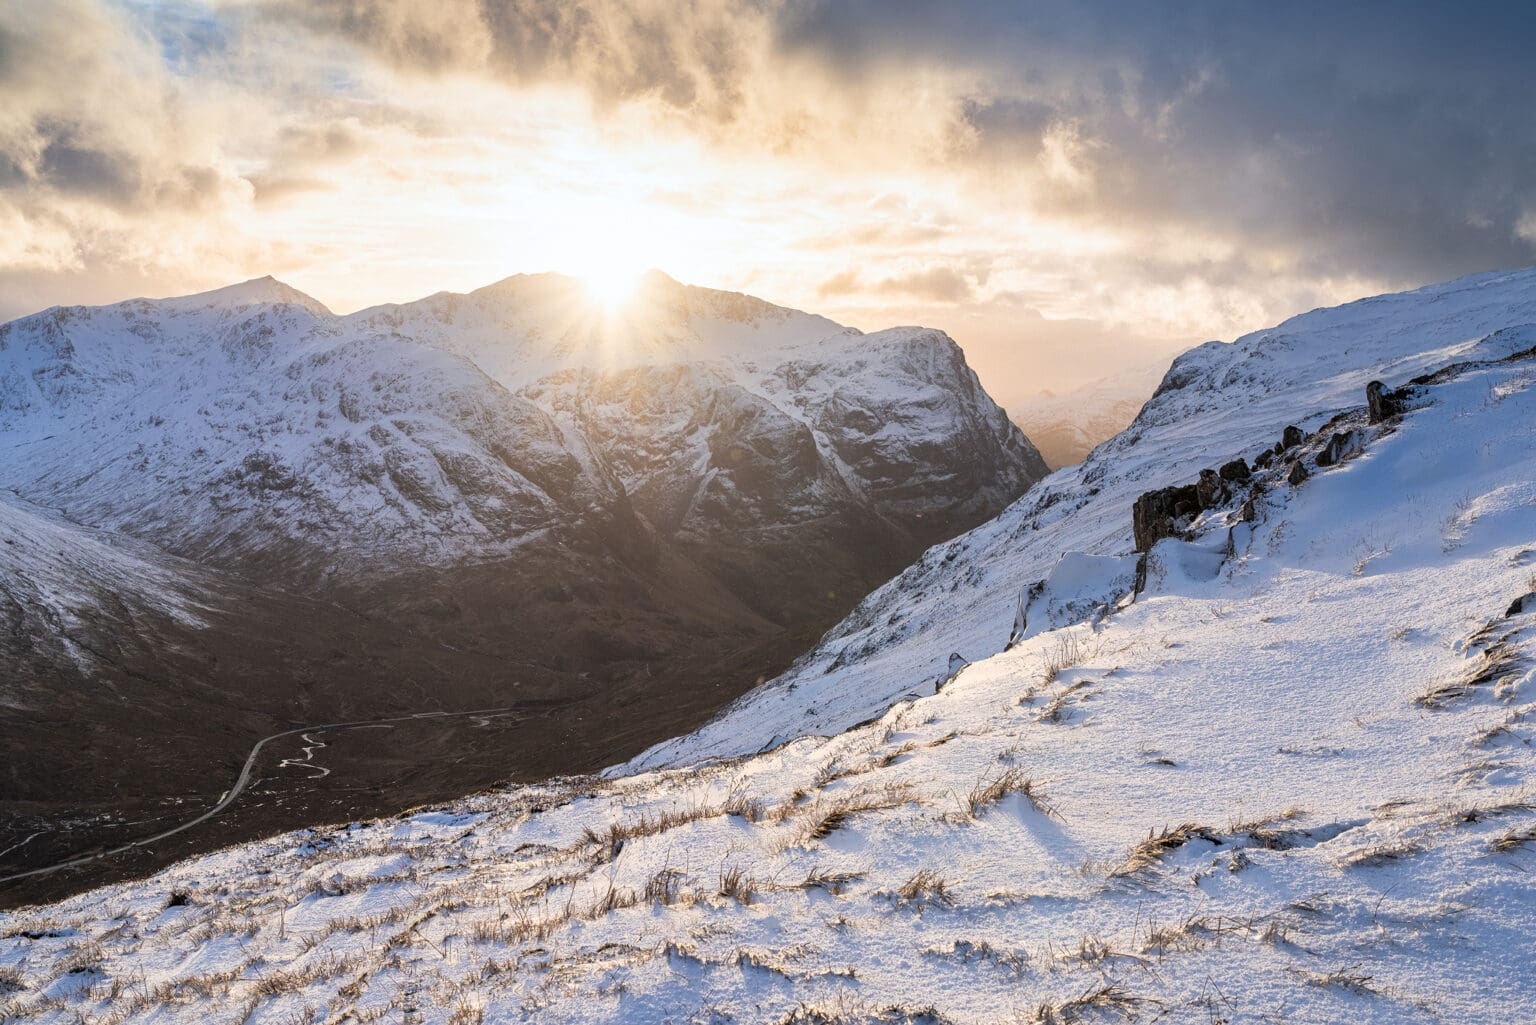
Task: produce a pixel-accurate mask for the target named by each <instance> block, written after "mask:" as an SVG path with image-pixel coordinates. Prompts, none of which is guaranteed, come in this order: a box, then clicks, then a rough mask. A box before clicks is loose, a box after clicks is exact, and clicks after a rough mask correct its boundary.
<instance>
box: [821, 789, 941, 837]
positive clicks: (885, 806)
mask: <svg viewBox="0 0 1536 1025" xmlns="http://www.w3.org/2000/svg"><path fill="white" fill-rule="evenodd" d="M913 800H915V798H914V797H913V796H912V786H911V785H910V784H908V783H888V784H886V785H884V786H880V787H870V788H867V789H864V790H859V791H857V792H855V793H852V794H849V795H847V796H845V797H842V798H839V799H837V800H835V801H833V802H831V803H830V804H828V803H821V804H817V805H814V806H812V807H811V808H810V809H809V815H810V822H809V825H808V826H807V827H806V829H805V830H804V832H803V833H802V834H801V836H800V839H799V842H800V843H810V842H813V841H817V840H825V839H826V838H827V837H829V836H831V835H832V834H833V833H835V832H837V831H838V830H839V829H842V828H843V827H844V826H845V825H847V824H848V820H849V819H850V818H852V817H853V816H854V815H858V814H861V813H864V812H872V811H887V810H889V809H891V808H898V807H900V806H901V805H903V804H908V803H910V802H912V801H913Z"/></svg>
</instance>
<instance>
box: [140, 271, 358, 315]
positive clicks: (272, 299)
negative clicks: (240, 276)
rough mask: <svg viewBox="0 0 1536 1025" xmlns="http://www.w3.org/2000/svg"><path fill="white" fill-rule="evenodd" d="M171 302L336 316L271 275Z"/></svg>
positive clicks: (319, 303) (311, 298) (312, 299)
mask: <svg viewBox="0 0 1536 1025" xmlns="http://www.w3.org/2000/svg"><path fill="white" fill-rule="evenodd" d="M170 301H172V302H175V303H178V304H183V305H187V306H198V307H202V306H223V307H237V306H255V305H260V304H262V303H290V304H292V305H295V306H302V307H304V308H305V309H307V310H309V311H310V312H311V313H315V314H318V315H320V316H325V317H329V316H333V314H332V313H331V311H330V309H329V308H328V307H327V306H326V305H325V304H324V303H322V302H321V301H320V300H318V299H316V298H314V297H313V296H309V295H306V294H304V293H303V292H301V291H299V290H298V289H297V288H294V287H293V286H292V285H288V284H284V283H283V282H281V281H279V280H277V279H276V278H274V277H273V276H272V275H270V274H265V275H263V276H261V277H259V278H251V279H250V280H248V281H242V282H239V283H238V284H234V285H225V286H224V287H223V288H215V289H213V290H212V291H209V292H197V293H194V294H192V295H184V296H177V297H176V298H175V299H173V300H170Z"/></svg>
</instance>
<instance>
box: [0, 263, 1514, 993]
mask: <svg viewBox="0 0 1536 1025" xmlns="http://www.w3.org/2000/svg"><path fill="white" fill-rule="evenodd" d="M1533 296H1536V274H1530V273H1524V274H1520V275H1509V276H1504V277H1486V278H1480V279H1470V280H1468V281H1463V282H1458V283H1455V284H1453V285H1449V286H1442V287H1441V288H1440V289H1437V290H1426V291H1421V292H1420V293H1412V294H1409V295H1408V296H1405V297H1388V298H1385V299H1381V300H1375V301H1372V302H1370V303H1365V304H1357V305H1356V306H1352V307H1346V308H1343V309H1341V310H1338V311H1327V312H1323V313H1318V314H1313V315H1309V318H1301V319H1299V320H1298V321H1293V322H1291V323H1290V324H1287V325H1284V326H1282V327H1281V328H1279V329H1276V330H1275V331H1273V332H1267V333H1264V334H1263V335H1261V336H1254V337H1252V338H1249V339H1246V340H1243V341H1242V342H1240V343H1238V344H1237V345H1236V346H1219V347H1203V348H1202V349H1199V350H1196V351H1195V352H1193V353H1192V354H1190V355H1188V356H1186V357H1184V358H1183V359H1181V360H1180V361H1179V363H1178V364H1176V365H1175V368H1174V370H1173V371H1172V372H1171V373H1170V378H1169V381H1168V382H1166V383H1165V391H1164V392H1163V393H1162V394H1161V395H1160V396H1159V398H1158V399H1156V400H1154V402H1153V403H1152V404H1150V405H1149V406H1148V409H1147V411H1146V412H1144V414H1143V416H1142V417H1141V418H1140V419H1139V420H1138V423H1137V424H1135V425H1133V426H1132V428H1131V430H1130V432H1128V434H1127V435H1124V436H1122V437H1121V438H1120V439H1118V440H1117V441H1115V442H1112V443H1111V444H1110V445H1108V446H1105V447H1103V448H1101V449H1100V451H1099V453H1098V454H1096V456H1095V459H1094V460H1090V462H1089V463H1088V464H1085V465H1084V466H1082V467H1077V468H1074V469H1073V470H1071V471H1067V472H1064V473H1061V474H1057V475H1055V476H1054V477H1053V478H1052V479H1051V480H1050V482H1048V484H1047V485H1046V486H1045V487H1044V488H1043V489H1040V490H1041V491H1042V492H1043V493H1041V494H1037V493H1036V492H1031V493H1030V495H1028V496H1026V498H1025V499H1023V500H1021V502H1020V503H1018V504H1017V505H1015V506H1014V507H1013V508H1012V509H1011V510H1009V511H1008V512H1007V513H1005V514H1004V515H1003V516H1002V517H1000V518H999V520H998V521H996V522H994V523H993V524H990V525H988V526H986V527H983V528H980V529H979V530H978V531H976V532H974V533H973V534H972V535H969V536H968V537H966V538H962V539H960V540H959V541H957V542H954V543H953V544H951V545H948V546H941V547H940V548H938V549H935V550H934V551H933V552H931V553H930V554H929V556H928V557H926V558H925V559H924V561H923V563H921V564H920V565H919V566H918V567H915V568H914V570H913V571H911V572H910V573H909V574H907V575H906V576H905V577H904V578H902V579H901V580H898V581H896V582H893V584H892V585H890V587H888V588H886V589H884V590H883V591H882V592H879V593H877V594H876V595H874V596H872V597H871V599H870V600H869V601H868V602H866V603H865V605H864V606H863V607H861V611H860V612H859V613H856V616H855V619H854V620H853V621H852V622H850V623H849V624H846V625H845V626H844V627H842V628H839V630H837V631H834V632H833V635H829V638H828V639H827V640H826V641H825V642H824V644H823V646H822V648H821V649H820V650H819V651H818V652H817V653H813V655H811V656H809V657H808V658H807V659H806V660H804V661H803V663H802V664H801V666H800V667H799V669H798V670H797V671H796V672H794V673H791V674H790V675H789V676H788V677H787V678H786V679H784V680H781V681H778V682H777V683H775V684H774V685H772V686H770V687H768V688H764V689H763V690H762V691H760V692H758V693H757V694H756V695H755V696H753V697H750V698H749V699H747V700H745V701H743V702H741V703H740V704H738V706H736V707H735V708H734V709H733V710H732V711H731V712H729V713H728V714H727V715H726V716H725V717H724V718H723V719H722V720H720V721H719V722H718V723H716V724H714V725H712V726H711V727H709V728H706V729H705V730H703V731H701V732H700V733H698V734H696V735H695V736H693V737H691V738H686V739H685V740H683V741H681V742H679V743H676V744H673V745H669V746H666V747H664V748H662V749H658V750H656V751H653V752H652V753H651V754H650V755H649V756H647V757H646V758H645V759H644V760H642V762H640V763H637V764H636V765H633V766H630V767H628V768H626V769H619V770H614V771H613V772H611V773H610V774H608V775H607V776H606V777H605V778H580V779H562V780H554V781H551V782H549V783H547V784H545V785H541V786H535V787H521V788H516V789H512V790H508V791H504V792H498V793H493V794H486V795H482V796H478V797H474V798H470V799H467V800H465V801H463V802H460V803H458V804H456V805H455V806H453V807H450V808H444V809H439V810H431V811H422V812H420V813H416V814H408V815H404V816H401V817H398V818H396V819H391V820H386V821H381V822H375V823H366V824H352V825H349V826H345V827H339V828H336V829H333V830H329V831H324V832H316V831H306V832H302V833H298V834H290V835H285V836H281V837H277V838H274V839H272V840H269V841H264V842H261V843H256V844H250V845H246V846H242V847H237V848H232V849H229V850H227V851H224V852H221V853H218V854H215V855H212V856H209V857H206V858H202V859H198V860H195V861H189V862H185V863H182V864H180V865H178V866H176V867H174V868H172V869H170V870H168V871H166V872H164V873H161V874H160V875H158V876H156V877H154V878H152V879H149V880H145V881H143V882H140V883H135V884H127V885H122V886H114V887H109V888H106V889H102V890H99V891H96V892H93V893H90V894H86V895H83V896H81V897H78V898H75V899H72V900H70V901H67V902H64V903H62V904H58V905H53V906H49V907H44V908H36V909H29V910H24V911H21V912H17V913H14V914H10V915H6V916H4V917H0V935H3V936H4V939H0V1001H4V1003H3V1004H0V1014H6V1015H9V1016H11V1017H12V1018H15V1019H17V1020H26V1021H31V1020H39V1021H60V1022H64V1021H78V1020H87V1021H129V1020H131V1021H154V1022H172V1021H197V1022H209V1023H211V1022H221V1021H231V1022H234V1021H249V1022H271V1023H297V1022H342V1021H357V1022H367V1021H388V1022H427V1021H432V1022H476V1021H482V1020H483V1021H523V1020H527V1021H539V1022H544V1021H577V1022H599V1021H613V1022H660V1021H676V1022H695V1021H697V1022H788V1021H800V1022H827V1021H847V1022H864V1021H869V1022H899V1021H908V1022H919V1021H921V1022H944V1021H953V1022H994V1021H1008V1020H1019V1021H1037V1022H1065V1021H1093V1020H1121V1019H1140V1020H1149V1021H1150V1020H1170V1021H1191V1022H1212V1021H1269V1022H1335V1021H1350V1022H1419V1021H1422V1022H1488V1021H1520V1020H1525V1019H1526V1018H1527V1017H1528V1016H1529V1007H1530V1002H1531V996H1532V994H1533V993H1536V938H1533V935H1532V932H1531V929H1530V923H1531V921H1532V920H1533V914H1536V884H1533V882H1532V878H1533V877H1532V875H1531V869H1532V868H1533V866H1536V862H1533V860H1532V853H1531V851H1532V849H1536V847H1528V845H1536V793H1533V791H1532V786H1533V784H1536V756H1533V752H1532V748H1531V739H1532V736H1533V735H1536V730H1533V727H1532V723H1531V714H1532V712H1533V711H1536V695H1533V692H1532V680H1531V676H1532V670H1531V666H1532V662H1531V657H1532V639H1531V634H1532V632H1533V629H1532V628H1533V627H1536V597H1532V598H1531V599H1530V600H1529V601H1526V600H1524V597H1525V596H1526V595H1528V594H1529V593H1530V592H1532V591H1533V589H1536V483H1533V482H1536V447H1533V445H1532V439H1533V433H1536V390H1533V388H1532V385H1533V384H1536V359H1531V358H1529V357H1523V358H1522V357H1520V356H1519V354H1521V353H1523V352H1524V350H1527V349H1529V348H1530V347H1531V346H1532V344H1533V341H1536V338H1533V337H1532V335H1531V332H1530V331H1529V330H1528V329H1526V328H1525V327H1524V326H1523V325H1524V324H1525V323H1526V322H1527V320H1531V319H1536V316H1533V312H1536V311H1533V309H1532V308H1531V307H1532V297H1533ZM1501 329H1507V330H1501ZM1512 356H1513V357H1517V358H1513V359H1509V358H1507V357H1512ZM1469 358H1476V359H1478V360H1480V362H1475V363H1471V364H1469V365H1466V366H1462V367H1460V368H1459V369H1456V370H1455V371H1453V372H1449V373H1447V374H1444V375H1442V376H1441V377H1440V378H1439V379H1437V380H1436V381H1435V382H1433V383H1431V384H1428V385H1426V386H1424V387H1423V388H1421V389H1420V390H1419V391H1418V392H1417V393H1416V394H1415V395H1414V396H1413V398H1412V399H1411V400H1410V401H1409V404H1410V406H1411V407H1412V408H1411V409H1410V410H1409V411H1408V412H1407V413H1406V414H1404V415H1403V416H1402V417H1401V418H1400V419H1395V420H1388V421H1387V422H1385V423H1378V424H1371V423H1368V422H1367V418H1366V415H1365V412H1364V409H1363V399H1364V395H1363V386H1364V384H1365V382H1366V380H1368V379H1370V378H1371V377H1383V378H1385V379H1386V380H1387V381H1388V382H1389V383H1390V384H1392V385H1400V384H1403V383H1404V381H1405V379H1406V378H1407V377H1410V376H1413V375H1415V374H1418V373H1420V372H1423V371H1429V370H1436V369H1438V368H1440V367H1443V366H1445V365H1447V364H1451V363H1454V362H1457V361H1458V360H1467V359H1469ZM1325 421H1331V422H1329V424H1328V428H1327V430H1326V431H1323V432H1321V433H1319V434H1317V435H1314V436H1312V437H1310V438H1309V439H1308V440H1307V441H1306V442H1305V443H1304V444H1303V445H1302V446H1300V447H1299V448H1298V449H1293V450H1292V453H1291V454H1292V455H1293V456H1294V455H1297V454H1299V456H1300V463H1301V464H1302V465H1303V466H1304V467H1306V468H1307V469H1308V470H1309V471H1310V474H1309V476H1308V477H1307V478H1306V479H1305V480H1304V481H1302V482H1301V483H1299V484H1294V485H1293V484H1291V483H1288V481H1287V476H1288V473H1289V471H1288V467H1287V464H1285V463H1284V462H1281V463H1279V464H1277V465H1272V466H1271V467H1270V468H1268V469H1264V470H1260V471H1258V472H1257V473H1256V475H1255V478H1254V481H1251V482H1249V483H1246V484H1235V485H1232V486H1231V488H1230V490H1231V492H1232V493H1231V494H1230V496H1229V497H1228V498H1227V499H1226V500H1225V501H1218V502H1214V503H1212V507H1211V508H1210V509H1208V510H1207V511H1206V512H1204V513H1202V514H1201V515H1200V516H1199V517H1198V518H1197V519H1195V520H1194V521H1193V522H1192V523H1189V524H1188V525H1187V535H1186V536H1185V537H1184V538H1168V539H1165V540H1163V541H1161V542H1159V543H1158V544H1157V546H1156V547H1155V548H1154V549H1153V551H1152V552H1151V554H1150V556H1149V558H1148V566H1147V572H1146V581H1147V586H1146V589H1145V591H1143V592H1142V593H1141V594H1140V595H1138V596H1135V597H1134V600H1133V599H1132V596H1130V595H1128V594H1125V593H1123V586H1124V580H1125V574H1124V573H1123V572H1122V570H1123V568H1124V566H1125V565H1126V562H1125V560H1124V556H1126V555H1127V554H1128V553H1129V552H1130V549H1131V525H1130V505H1131V502H1132V500H1133V499H1134V498H1135V496H1136V495H1137V494H1139V493H1140V492H1141V491H1144V490H1149V489H1151V488H1154V487H1161V486H1164V485H1171V484H1184V483H1189V482H1191V481H1192V480H1193V479H1194V477H1195V475H1196V473H1197V472H1198V470H1199V469H1201V468H1202V467H1208V466H1216V465H1219V464H1220V463H1221V462H1224V461H1225V460H1227V459H1228V458H1230V457H1231V456H1232V455H1234V454H1238V453H1242V454H1245V455H1248V456H1250V457H1251V456H1252V455H1254V454H1255V453H1256V452H1258V451H1259V450H1260V449H1261V448H1262V447H1264V446H1267V445H1271V444H1273V442H1275V441H1276V440H1278V439H1279V437H1280V431H1281V428H1282V427H1284V426H1285V425H1286V424H1287V423H1291V422H1297V423H1301V424H1302V425H1303V426H1305V427H1307V428H1309V429H1315V428H1317V427H1319V426H1321V425H1322V424H1323V423H1324V422H1325ZM1335 433H1340V434H1347V435H1348V436H1349V437H1350V439H1351V443H1350V444H1349V445H1348V446H1345V447H1346V450H1347V454H1346V457H1345V458H1344V459H1342V461H1339V462H1336V463H1334V464H1333V465H1329V466H1326V467H1325V466H1320V465H1318V463H1317V456H1318V454H1319V452H1320V451H1321V450H1322V449H1323V447H1324V446H1325V445H1326V443H1327V442H1328V441H1329V440H1330V439H1331V438H1332V436H1333V434H1335ZM1094 489H1098V490H1097V491H1096V492H1095V490H1094ZM1053 496H1054V497H1053ZM1250 499H1251V506H1249V508H1251V517H1252V518H1251V519H1250V520H1245V519H1243V518H1242V510H1243V509H1244V507H1245V505H1246V504H1247V503H1248V502H1249V500H1250ZM1068 552H1076V553H1079V554H1075V555H1073V556H1072V557H1071V558H1070V559H1068V560H1067V561H1066V562H1064V563H1063V566H1062V570H1061V572H1059V573H1056V574H1055V575H1054V576H1052V574H1051V571H1052V569H1053V567H1054V566H1055V565H1056V563H1057V562H1058V561H1060V558H1061V556H1062V555H1063V554H1064V553H1068ZM1047 578H1050V579H1051V583H1050V585H1049V586H1047V587H1046V588H1044V589H1043V590H1041V591H1040V592H1039V593H1037V594H1036V595H1035V599H1034V600H1033V601H1031V602H1030V603H1029V605H1028V609H1027V612H1028V616H1027V617H1026V618H1027V620H1033V626H1031V624H1030V623H1029V622H1026V623H1025V624H1024V629H1022V630H1015V631H1014V632H1015V633H1017V634H1022V635H1025V639H1023V640H1021V641H1019V642H1018V643H1016V644H1014V645H1013V646H1012V647H1011V648H1010V649H1009V650H1006V651H1002V650H1000V649H1002V648H1003V646H1004V645H1005V643H1006V642H1007V640H1008V637H1009V634H1010V629H1011V627H1014V626H1016V625H1017V624H1015V619H1016V618H1017V611H1018V596H1019V595H1020V593H1021V592H1024V591H1027V590H1029V589H1030V585H1031V584H1032V583H1034V582H1035V581H1037V580H1041V579H1047ZM1095 590H1097V591H1098V592H1099V594H1098V597H1099V598H1100V599H1101V600H1102V602H1103V605H1104V606H1106V607H1103V608H1099V607H1094V606H1095V605H1096V603H1094V602H1092V601H1084V600H1083V599H1084V598H1087V597H1092V596H1093V592H1094V591H1095ZM1527 605H1529V607H1530V611H1527V610H1526V607H1527ZM1074 608H1075V609H1077V610H1078V612H1082V610H1084V609H1089V610H1090V611H1088V612H1087V613H1086V614H1085V615H1086V618H1085V621H1083V622H1079V623H1076V624H1075V625H1057V624H1066V623H1067V621H1069V620H1071V619H1072V618H1074V613H1073V609H1074ZM980 610H985V612H984V613H983V612H982V611H980ZM893 615H895V616H896V619H897V621H896V622H894V623H893V622H892V621H891V620H892V617H893ZM1040 615H1048V616H1050V617H1052V618H1051V619H1050V620H1049V622H1048V625H1051V626H1055V628H1054V629H1046V630H1043V631H1039V632H1036V630H1037V629H1038V627H1039V619H1038V617H1039V616H1040ZM913 624H917V625H915V626H914V625H913ZM956 648H958V649H959V650H960V651H961V653H962V654H964V655H966V656H967V657H970V658H972V659H973V661H972V662H971V664H969V665H966V666H964V667H963V668H960V669H959V672H958V674H957V675H955V676H954V677H953V678H952V679H950V680H949V681H948V682H947V683H946V684H945V686H944V687H943V688H942V690H940V691H939V692H938V693H936V694H935V693H934V683H935V681H936V680H938V679H943V678H944V677H945V676H946V675H947V674H948V664H949V660H948V655H949V653H950V651H951V650H952V649H956ZM852 651H858V652H863V654H859V655H853V654H848V652H852ZM988 656H990V657H988ZM840 657H841V661H840V662H839V664H837V665H836V666H835V667H832V668H831V669H830V671H828V667H829V666H831V665H832V663H833V662H837V661H838V660H839V658H840ZM957 664H958V663H957ZM908 695H911V696H908ZM796 703H799V704H800V705H801V706H803V707H802V709H801V712H803V711H804V709H807V708H808V709H811V710H813V714H812V715H811V716H805V715H803V714H800V713H797V712H796V711H795V709H794V706H795V704H796ZM860 719H872V720H873V721H870V722H866V723H864V724H863V725H855V724H856V723H858V722H859V720H860ZM802 725H803V726H805V727H807V728H816V729H820V730H823V731H825V732H827V733H830V734H832V735H831V736H828V737H807V736H801V737H799V738H798V739H796V738H795V733H796V732H797V727H800V726H802ZM773 744H777V746H771V747H769V749H767V750H763V751H760V752H759V753H756V754H750V753H747V752H753V751H757V750H758V749H759V748H763V747H764V746H765V745H773ZM685 763H695V764H685Z"/></svg>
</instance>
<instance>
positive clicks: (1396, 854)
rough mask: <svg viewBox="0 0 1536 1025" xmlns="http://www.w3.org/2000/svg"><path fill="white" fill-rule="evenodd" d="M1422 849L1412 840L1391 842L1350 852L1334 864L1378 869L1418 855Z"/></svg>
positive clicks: (1342, 866)
mask: <svg viewBox="0 0 1536 1025" xmlns="http://www.w3.org/2000/svg"><path fill="white" fill-rule="evenodd" d="M1423 849H1424V847H1423V846H1422V845H1421V844H1418V843H1416V842H1414V841H1413V840H1393V841H1390V842H1384V843H1378V844H1372V845H1371V846H1369V847H1362V848H1361V849H1360V850H1357V851H1351V852H1349V853H1348V854H1345V855H1344V856H1343V857H1341V858H1339V859H1338V861H1336V862H1334V864H1336V865H1338V866H1339V867H1340V868H1379V867H1380V866H1382V865H1391V864H1393V863H1394V862H1398V861H1401V860H1403V859H1404V858H1407V857H1411V856H1412V855H1415V854H1418V853H1419V852H1420V851H1422V850H1423Z"/></svg>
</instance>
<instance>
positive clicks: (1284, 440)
mask: <svg viewBox="0 0 1536 1025" xmlns="http://www.w3.org/2000/svg"><path fill="white" fill-rule="evenodd" d="M1306 440H1307V436H1306V435H1305V434H1303V433H1302V430H1301V428H1300V427H1296V426H1294V425H1293V426H1291V427H1287V428H1286V429H1285V431H1284V432H1282V433H1281V435H1280V451H1281V452H1284V451H1285V450H1286V449H1288V448H1295V447H1296V446H1297V445H1300V444H1301V443H1302V442H1303V441H1306Z"/></svg>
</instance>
